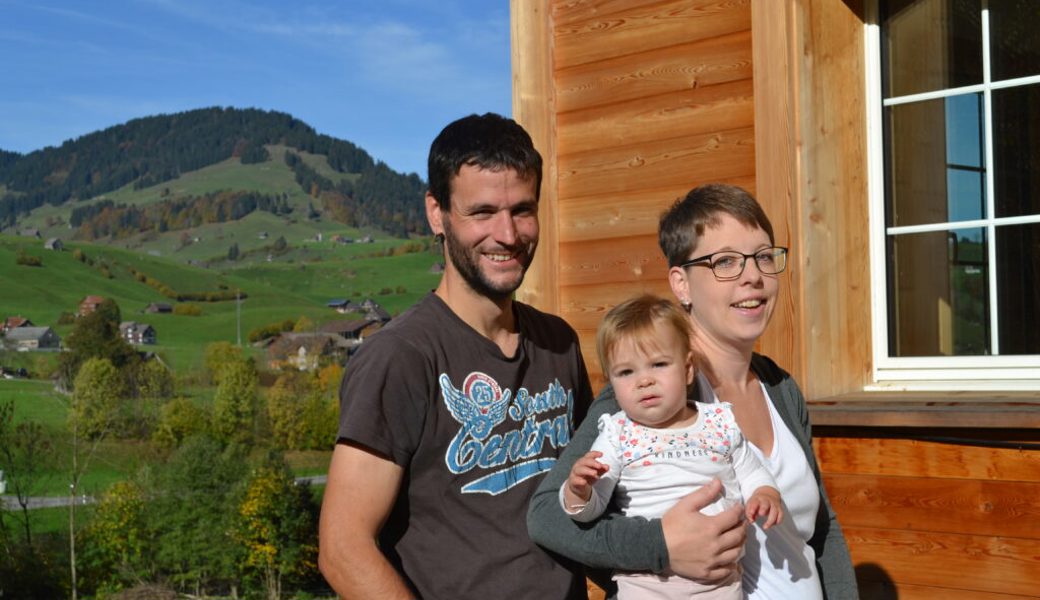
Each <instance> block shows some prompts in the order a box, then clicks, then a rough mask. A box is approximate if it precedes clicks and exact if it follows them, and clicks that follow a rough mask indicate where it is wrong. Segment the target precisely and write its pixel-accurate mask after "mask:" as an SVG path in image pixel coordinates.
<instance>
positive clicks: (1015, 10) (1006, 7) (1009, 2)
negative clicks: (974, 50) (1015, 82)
mask: <svg viewBox="0 0 1040 600" xmlns="http://www.w3.org/2000/svg"><path fill="white" fill-rule="evenodd" d="M1038 24H1040V2H1037V1H1036V0H999V1H991V2H990V3H989V27H990V35H989V39H990V46H991V47H990V62H991V64H992V66H991V67H990V68H991V70H992V77H993V80H994V81H1000V80H1002V79H1014V78H1016V77H1029V76H1030V75H1040V36H1038V35H1037V31H1036V29H1037V25H1038Z"/></svg>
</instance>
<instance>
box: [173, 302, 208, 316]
mask: <svg viewBox="0 0 1040 600" xmlns="http://www.w3.org/2000/svg"><path fill="white" fill-rule="evenodd" d="M173 314H175V315H182V316H185V317H197V316H199V315H201V314H202V309H201V308H199V305H198V304H192V303H190V302H185V303H182V304H177V305H175V306H174V307H173Z"/></svg>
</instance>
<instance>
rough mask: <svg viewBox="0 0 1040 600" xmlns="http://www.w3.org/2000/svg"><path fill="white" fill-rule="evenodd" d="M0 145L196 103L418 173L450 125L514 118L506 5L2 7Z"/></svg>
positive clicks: (460, 0) (306, 0) (43, 140)
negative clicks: (298, 125) (303, 127)
mask: <svg viewBox="0 0 1040 600" xmlns="http://www.w3.org/2000/svg"><path fill="white" fill-rule="evenodd" d="M0 57H3V58H0V148H2V149H4V150H11V151H16V152H22V153H26V152H31V151H33V150H38V149H41V148H43V147H45V146H57V145H60V144H61V143H62V142H64V141H65V140H68V139H72V138H76V137H79V136H81V135H84V134H87V133H91V132H93V131H97V130H99V129H104V128H106V127H110V126H112V125H117V124H120V123H123V122H126V121H128V120H130V119H133V118H137V117H143V116H148V115H154V114H159V113H172V112H179V111H184V110H190V109H194V108H202V107H206V106H233V107H237V108H249V107H254V108H261V109H265V110H277V111H281V112H286V113H289V114H291V115H292V116H294V117H296V118H298V119H301V120H302V121H304V122H306V123H308V124H309V125H311V126H312V127H314V128H315V129H316V130H317V131H318V132H319V133H325V134H328V135H332V136H335V137H338V138H342V139H346V140H350V141H351V142H354V143H356V144H358V145H359V146H361V147H362V148H364V149H365V150H367V151H368V152H369V153H370V154H372V156H373V157H375V158H376V159H377V160H382V161H384V162H386V163H387V164H389V165H390V166H391V167H393V168H394V169H397V170H398V171H403V172H416V173H418V174H419V175H420V176H421V177H423V178H424V179H425V177H426V153H427V151H428V149H429V144H430V142H431V141H432V139H433V138H434V136H436V134H437V132H438V131H440V129H441V128H442V127H443V126H444V125H446V124H447V123H448V122H450V121H452V120H454V119H456V118H458V117H461V116H464V115H467V114H470V113H473V112H481V113H482V112H487V111H493V112H498V113H501V114H505V115H509V114H510V113H511V110H512V109H511V106H512V101H511V88H510V85H511V75H510V63H509V3H508V1H507V0H341V1H336V0H293V1H285V0H277V1H274V0H271V1H269V0H256V1H245V0H105V1H76V0H38V1H37V0H32V1H30V0H0Z"/></svg>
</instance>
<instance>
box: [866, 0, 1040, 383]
mask: <svg viewBox="0 0 1040 600" xmlns="http://www.w3.org/2000/svg"><path fill="white" fill-rule="evenodd" d="M873 16H874V17H875V18H872V19H870V22H871V24H870V25H868V31H867V40H868V41H867V51H868V53H869V54H870V55H869V56H868V64H869V65H871V69H870V72H869V73H868V88H867V89H868V94H870V95H871V96H873V97H872V98H870V99H869V101H868V106H870V107H871V108H870V112H871V114H870V116H869V119H868V121H869V123H870V129H871V134H870V140H871V151H870V156H871V164H870V180H871V185H870V188H871V228H872V229H871V231H872V234H871V240H872V248H871V253H872V266H873V278H874V279H873V281H874V286H873V288H874V290H875V292H874V302H873V315H874V354H875V379H876V380H877V381H878V382H881V383H882V384H884V383H885V382H889V383H890V384H891V382H904V383H903V384H901V385H906V384H905V382H918V384H917V385H918V386H920V387H928V386H929V385H932V386H937V387H942V385H941V383H940V382H956V383H955V384H951V385H953V386H954V387H969V384H968V383H967V382H969V381H975V382H976V383H975V384H974V385H976V386H988V387H1021V386H1032V387H1034V388H1035V386H1036V385H1037V380H1040V35H1038V34H1037V32H1036V29H1037V27H1038V25H1040V2H1036V1H1035V0H988V1H987V0H878V2H877V4H876V6H875V13H874V15H873ZM926 382H931V383H930V384H929V383H926ZM1016 382H1017V384H1016Z"/></svg>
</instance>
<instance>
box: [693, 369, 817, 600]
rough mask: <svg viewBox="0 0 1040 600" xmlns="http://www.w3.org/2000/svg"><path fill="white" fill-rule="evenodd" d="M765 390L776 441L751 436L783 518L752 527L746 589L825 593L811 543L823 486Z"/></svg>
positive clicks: (757, 598)
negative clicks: (757, 441)
mask: <svg viewBox="0 0 1040 600" xmlns="http://www.w3.org/2000/svg"><path fill="white" fill-rule="evenodd" d="M698 385H699V386H700V388H701V398H713V399H714V400H715V401H716V402H718V397H717V396H716V395H715V392H714V391H713V390H712V389H711V386H710V385H709V384H708V382H707V380H705V379H703V378H702V377H701V376H700V375H699V374H698ZM759 385H761V383H760V384H759ZM762 395H763V396H764V397H765V399H766V406H768V407H769V418H770V421H771V423H772V426H773V447H772V448H767V449H765V450H763V449H762V448H759V447H757V446H755V445H754V444H753V443H751V441H750V440H748V446H749V447H750V448H751V450H752V451H753V452H754V453H755V454H756V455H757V456H758V459H759V461H760V462H761V463H762V465H763V466H765V468H766V470H767V471H769V473H770V474H771V475H772V476H773V479H775V480H776V483H777V485H778V486H779V488H778V489H779V490H780V498H781V499H782V501H783V507H784V521H783V523H780V524H779V525H774V526H773V527H771V528H770V529H769V531H765V530H763V529H762V527H761V526H760V525H759V524H758V523H755V526H754V527H752V528H750V529H748V538H747V545H746V546H745V547H744V550H745V552H744V558H743V559H741V565H742V566H743V567H744V593H745V594H746V595H747V598H748V600H787V599H798V600H813V599H817V598H819V599H822V598H823V590H822V588H821V586H820V575H819V573H817V572H816V552H815V551H814V550H813V549H812V546H810V545H809V543H808V542H809V540H810V539H811V538H812V536H813V533H814V532H815V530H816V513H817V511H818V510H819V508H820V491H819V488H818V487H817V485H816V478H815V477H814V476H813V472H812V469H811V468H810V467H809V461H808V460H807V459H806V458H805V453H804V452H803V451H802V447H801V446H799V445H798V441H797V440H796V439H795V437H794V434H792V433H791V431H790V430H789V429H788V428H787V425H785V424H784V422H783V419H781V418H780V414H779V413H778V412H777V411H776V407H774V406H773V402H772V400H770V398H769V393H768V392H767V391H766V388H765V386H764V385H763V386H762ZM745 500H747V497H745Z"/></svg>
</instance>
